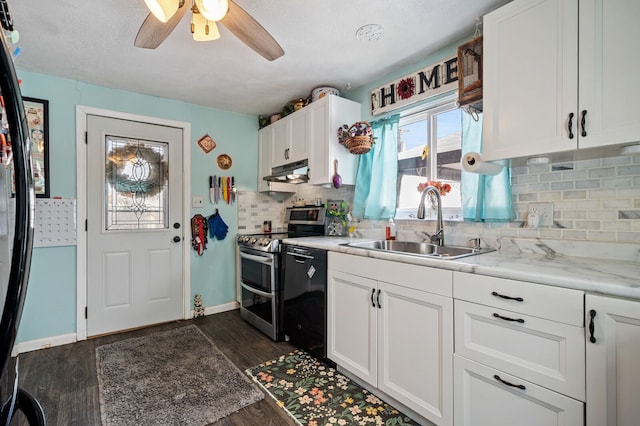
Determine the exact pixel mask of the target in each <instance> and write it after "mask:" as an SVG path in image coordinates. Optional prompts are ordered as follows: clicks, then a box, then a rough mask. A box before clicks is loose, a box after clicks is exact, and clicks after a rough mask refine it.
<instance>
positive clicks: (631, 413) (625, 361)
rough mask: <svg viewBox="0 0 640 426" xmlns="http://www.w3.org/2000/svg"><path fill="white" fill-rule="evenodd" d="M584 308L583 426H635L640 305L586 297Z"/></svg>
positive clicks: (639, 415) (639, 420)
mask: <svg viewBox="0 0 640 426" xmlns="http://www.w3.org/2000/svg"><path fill="white" fill-rule="evenodd" d="M585 305H586V309H585V315H586V324H587V326H588V330H587V343H586V345H587V426H602V425H607V426H637V425H638V424H640V403H639V401H640V367H639V366H640V302H638V301H631V300H622V299H616V298H613V297H605V296H596V295H590V294H589V295H587V297H586V304H585ZM592 312H593V314H592ZM592 315H593V316H592ZM591 330H593V332H591ZM592 337H593V338H592Z"/></svg>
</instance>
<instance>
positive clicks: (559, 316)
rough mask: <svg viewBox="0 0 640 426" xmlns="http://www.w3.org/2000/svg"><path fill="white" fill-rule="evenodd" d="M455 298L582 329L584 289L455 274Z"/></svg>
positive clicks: (462, 273)
mask: <svg viewBox="0 0 640 426" xmlns="http://www.w3.org/2000/svg"><path fill="white" fill-rule="evenodd" d="M453 297H454V298H456V299H462V300H467V301H469V302H474V303H479V304H481V305H488V306H493V307H496V308H500V309H507V310H510V311H514V312H519V313H522V314H527V315H532V316H535V317H540V318H544V319H548V320H551V321H558V322H563V323H566V324H571V325H575V326H578V327H582V326H583V325H584V319H583V318H584V314H583V312H584V294H583V292H582V291H580V290H572V289H568V288H561V287H553V286H547V285H544V284H533V283H527V282H523V281H514V280H508V279H504V278H494V277H488V276H485V275H476V274H467V273H464V272H454V273H453Z"/></svg>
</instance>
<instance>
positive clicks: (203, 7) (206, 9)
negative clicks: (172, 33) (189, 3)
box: [195, 0, 229, 22]
mask: <svg viewBox="0 0 640 426" xmlns="http://www.w3.org/2000/svg"><path fill="white" fill-rule="evenodd" d="M195 2H196V6H197V7H198V10H199V11H200V13H201V14H202V16H204V17H205V18H207V19H208V20H209V21H214V22H216V21H219V20H221V19H222V18H224V17H225V15H226V14H227V12H228V11H229V1H228V0H195Z"/></svg>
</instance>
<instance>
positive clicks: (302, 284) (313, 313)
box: [282, 244, 327, 359]
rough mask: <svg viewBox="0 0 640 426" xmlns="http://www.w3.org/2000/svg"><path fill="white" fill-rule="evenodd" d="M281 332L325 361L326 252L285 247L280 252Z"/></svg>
mask: <svg viewBox="0 0 640 426" xmlns="http://www.w3.org/2000/svg"><path fill="white" fill-rule="evenodd" d="M282 253H283V261H282V283H283V284H282V293H283V297H282V300H283V315H282V327H283V332H284V334H285V335H286V336H288V337H289V339H290V340H291V341H292V342H293V343H295V344H296V345H298V346H299V347H301V348H302V349H304V350H306V351H307V352H309V353H310V354H312V355H314V356H315V357H317V358H320V359H326V356H327V351H326V339H327V252H326V250H320V249H312V248H307V247H300V246H295V245H289V244H285V245H284V246H283V249H282Z"/></svg>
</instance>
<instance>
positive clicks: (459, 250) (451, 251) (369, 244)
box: [342, 240, 494, 260]
mask: <svg viewBox="0 0 640 426" xmlns="http://www.w3.org/2000/svg"><path fill="white" fill-rule="evenodd" d="M342 245H343V246H348V247H355V248H361V249H366V250H375V251H383V252H391V253H400V254H409V255H417V256H424V257H429V258H435V259H448V260H453V259H460V258H461V257H466V256H475V255H478V254H482V253H488V252H492V251H494V249H489V248H473V247H463V246H446V245H445V246H439V245H437V244H431V243H419V242H413V241H397V240H376V241H358V242H352V243H344V244H342Z"/></svg>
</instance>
